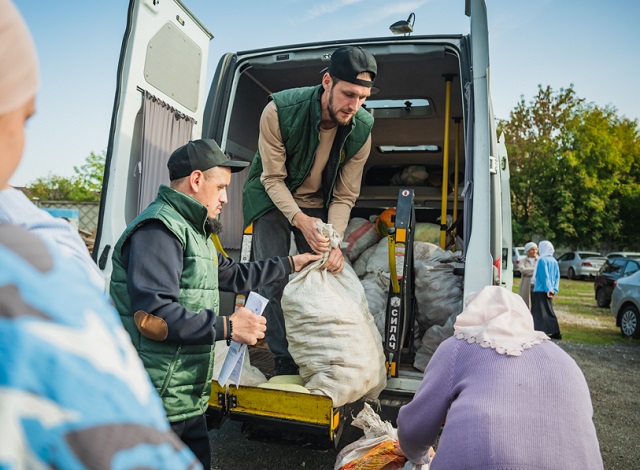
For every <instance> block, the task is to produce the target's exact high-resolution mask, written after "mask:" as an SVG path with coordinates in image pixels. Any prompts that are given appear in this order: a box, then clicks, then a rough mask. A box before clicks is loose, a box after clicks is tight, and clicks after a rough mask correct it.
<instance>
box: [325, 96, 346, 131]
mask: <svg viewBox="0 0 640 470" xmlns="http://www.w3.org/2000/svg"><path fill="white" fill-rule="evenodd" d="M327 108H329V117H330V118H331V122H333V123H334V124H338V125H340V126H346V125H348V124H349V123H350V122H351V118H349V119H347V120H346V121H345V120H338V116H337V113H336V112H335V111H334V110H333V87H331V90H329V97H328V98H327ZM338 111H339V110H338Z"/></svg>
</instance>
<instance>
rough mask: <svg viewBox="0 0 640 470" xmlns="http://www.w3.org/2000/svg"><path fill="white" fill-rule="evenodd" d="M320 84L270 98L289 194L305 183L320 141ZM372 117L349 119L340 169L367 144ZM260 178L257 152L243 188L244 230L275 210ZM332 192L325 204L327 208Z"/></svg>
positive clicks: (365, 114)
mask: <svg viewBox="0 0 640 470" xmlns="http://www.w3.org/2000/svg"><path fill="white" fill-rule="evenodd" d="M322 90H323V89H322V85H318V86H315V87H306V88H292V89H290V90H284V91H280V92H278V93H274V94H273V95H271V99H273V100H274V101H275V103H276V106H277V108H278V122H279V124H280V133H281V134H282V140H283V142H284V146H285V149H286V151H287V159H286V162H285V165H286V168H287V177H286V178H285V180H284V182H285V184H286V185H287V188H289V191H291V192H292V193H293V192H294V191H295V190H296V189H297V188H298V187H299V186H300V185H301V184H302V182H303V181H304V180H305V178H306V177H307V175H308V174H309V171H310V170H311V166H312V165H313V160H314V157H315V153H316V150H317V148H318V144H319V142H320V138H319V135H320V130H319V129H320V120H321V117H322V114H321V108H320V95H321V91H322ZM372 127H373V116H371V114H369V113H368V112H367V111H366V110H364V109H362V108H360V109H359V110H358V112H357V113H356V115H355V116H354V117H353V119H352V120H351V122H350V124H349V126H348V128H347V129H346V132H345V134H344V142H343V143H342V146H341V151H340V166H342V165H344V164H345V162H347V161H349V160H350V159H351V158H352V157H353V156H354V155H355V154H356V153H358V151H359V150H360V149H361V148H362V146H363V145H364V144H365V142H366V141H367V138H368V137H369V134H371V128H372ZM261 175H262V159H261V157H260V151H258V152H256V155H255V157H253V161H252V162H251V168H250V169H249V174H248V175H247V180H246V182H245V184H244V187H243V188H242V212H243V215H244V227H245V228H246V227H248V226H249V225H250V224H251V223H252V222H253V221H254V220H255V219H257V218H258V217H260V216H261V215H262V214H264V213H265V212H267V211H269V210H270V209H272V208H274V207H275V205H274V204H273V202H272V201H271V198H270V197H269V195H268V194H267V192H266V191H265V189H264V186H262V183H261V182H260V176H261ZM337 175H338V173H337V171H336V172H335V173H334V174H333V179H332V182H331V187H333V185H334V184H335V180H336V178H337ZM331 192H332V191H327V194H328V195H329V197H327V198H326V199H325V201H324V204H325V207H329V203H330V202H331V201H330V200H331V197H330V194H331Z"/></svg>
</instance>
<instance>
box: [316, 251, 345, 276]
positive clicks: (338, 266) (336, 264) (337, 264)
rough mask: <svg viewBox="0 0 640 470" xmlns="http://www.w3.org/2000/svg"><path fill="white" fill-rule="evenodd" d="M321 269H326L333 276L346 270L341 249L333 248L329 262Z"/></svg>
mask: <svg viewBox="0 0 640 470" xmlns="http://www.w3.org/2000/svg"><path fill="white" fill-rule="evenodd" d="M320 269H326V270H327V271H329V272H330V273H331V274H338V273H339V272H340V271H342V270H343V269H344V256H343V255H342V250H341V249H340V248H331V251H330V252H329V257H328V258H327V261H325V262H324V264H323V265H322V266H320Z"/></svg>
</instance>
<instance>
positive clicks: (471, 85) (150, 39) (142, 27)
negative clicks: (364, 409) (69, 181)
mask: <svg viewBox="0 0 640 470" xmlns="http://www.w3.org/2000/svg"><path fill="white" fill-rule="evenodd" d="M465 13H466V14H467V16H469V17H470V20H471V30H470V31H471V33H470V35H459V34H451V35H443V36H389V37H378V38H363V39H359V40H347V41H342V40H335V41H330V42H322V43H312V44H300V45H286V46H281V47H273V48H268V49H260V50H252V51H243V52H236V53H228V54H226V55H225V56H223V57H222V59H221V60H220V62H219V63H218V64H217V69H216V73H215V76H214V79H213V82H212V85H211V89H210V90H206V89H205V79H206V58H207V49H208V44H209V41H210V40H211V37H212V35H211V34H210V33H209V32H208V31H207V29H206V27H204V26H203V25H202V24H200V23H199V21H198V20H197V19H196V18H195V17H194V16H193V15H192V14H191V13H190V12H189V10H188V9H187V7H186V6H185V5H184V4H183V3H182V2H181V1H179V0H168V1H164V2H155V1H141V0H131V3H130V7H129V19H128V27H127V30H126V34H125V38H124V42H123V46H122V56H121V60H120V65H119V80H118V87H117V96H116V100H115V108H114V112H113V118H112V126H111V136H110V139H109V147H108V150H107V162H106V171H105V184H104V189H103V198H102V201H101V210H100V222H99V227H98V235H97V240H96V249H95V251H94V256H95V257H96V260H97V262H98V264H99V266H100V268H101V269H102V270H103V271H104V273H105V276H107V278H108V277H109V275H110V273H111V252H112V249H113V247H114V246H115V244H116V242H117V240H118V238H119V237H120V235H121V233H122V232H123V231H124V229H125V227H126V226H127V224H128V223H129V222H131V221H132V220H133V219H134V217H136V215H137V214H138V213H139V212H140V211H141V210H142V209H143V208H144V207H146V206H147V205H148V204H149V203H150V202H151V201H152V200H153V199H154V197H155V195H156V192H157V189H158V186H159V185H160V184H162V183H167V182H168V172H167V168H166V161H167V159H168V156H169V154H170V153H171V151H173V150H174V149H175V148H177V147H178V146H180V145H182V144H183V143H185V142H186V141H188V140H192V139H197V138H200V137H204V138H213V139H215V140H216V141H217V142H218V143H219V144H220V147H221V148H222V149H223V150H225V151H226V153H228V154H229V155H230V156H233V157H234V158H238V159H243V160H247V161H251V159H252V158H253V156H254V154H255V152H256V149H257V143H258V122H259V118H260V114H261V112H262V109H263V108H264V106H265V105H266V103H267V99H268V96H269V95H270V94H271V93H273V92H276V91H279V90H282V89H286V88H292V87H299V86H309V85H316V84H319V83H320V79H321V73H320V72H321V71H322V70H323V69H324V68H325V67H326V66H327V64H328V61H329V60H330V57H331V53H332V51H334V50H335V49H336V48H337V47H339V46H341V45H356V46H362V47H363V48H365V49H366V50H368V51H369V52H371V53H372V54H373V55H374V56H375V58H376V61H377V63H378V76H377V78H376V87H378V88H379V89H380V91H379V93H377V94H375V95H373V96H372V97H371V98H370V99H368V100H367V101H366V103H365V107H366V109H367V110H369V112H371V114H372V115H373V116H374V117H375V124H374V127H373V132H372V150H371V154H370V156H369V159H368V161H367V164H366V167H365V169H364V174H363V180H362V190H361V194H360V197H359V198H358V200H357V202H356V205H355V207H354V209H353V212H352V216H353V217H356V216H358V217H364V218H369V217H371V216H372V215H374V214H376V213H378V212H379V211H380V210H382V209H384V208H388V207H396V205H398V198H399V191H400V189H403V190H410V191H411V192H410V193H407V194H411V198H410V199H411V200H410V201H409V204H410V206H411V207H410V209H411V210H410V211H409V216H408V217H409V218H408V220H409V226H408V227H406V228H407V229H409V230H411V227H412V225H411V224H414V223H416V222H417V223H420V222H425V223H432V224H440V220H447V217H442V216H443V215H447V216H449V218H450V219H451V222H452V223H453V222H457V224H456V225H457V228H456V234H457V236H458V237H459V238H460V240H461V244H460V243H459V244H458V246H457V247H456V248H457V249H458V250H460V248H462V250H461V251H462V256H463V260H464V270H460V271H459V274H460V275H461V276H463V286H464V287H463V289H464V295H468V294H469V293H471V292H474V291H476V290H479V289H480V288H482V287H484V286H486V285H491V284H498V285H503V286H504V287H505V288H507V289H511V285H512V280H513V279H512V276H513V266H512V248H511V208H510V194H509V191H510V190H509V166H508V161H507V154H506V149H505V146H504V143H503V141H502V140H498V138H497V135H496V129H495V123H494V118H493V111H492V107H491V97H490V87H489V85H490V84H489V76H490V74H489V51H488V31H487V17H486V8H485V3H484V0H467V1H466V2H465ZM461 14H462V4H461ZM416 167H420V170H421V171H423V173H422V174H425V173H426V174H428V175H429V177H428V178H423V179H419V180H411V179H409V180H404V181H403V180H402V179H401V178H400V179H399V178H398V175H400V176H401V175H402V174H403V172H405V174H406V171H407V170H409V171H410V170H411V169H412V168H416ZM246 173H247V172H246V171H244V172H240V173H238V174H234V176H233V179H232V183H231V186H230V201H229V203H228V204H227V205H226V206H225V208H224V209H223V211H222V215H221V218H222V222H223V224H224V227H225V230H224V231H223V233H222V236H221V239H222V243H223V246H224V248H225V249H228V250H230V251H229V252H230V253H233V254H236V253H238V256H240V254H239V250H240V249H241V246H242V239H243V231H242V209H241V207H242V206H241V190H242V185H243V182H244V178H246ZM394 176H395V178H394ZM445 225H446V224H445ZM450 228H451V227H450V225H448V226H443V227H442V230H445V229H450ZM410 277H411V276H408V278H409V279H410ZM405 287H406V288H407V289H408V291H407V292H404V294H405V299H404V300H405V301H410V299H411V297H412V292H411V285H410V284H409V285H408V286H405ZM232 305H233V304H232V303H230V305H229V309H231V308H232ZM411 310H412V309H410V308H406V311H405V312H404V315H405V316H407V318H406V319H405V322H404V324H405V325H406V326H405V331H404V332H403V338H404V339H403V342H402V344H401V345H400V346H401V347H402V351H403V354H404V356H405V357H410V355H411V345H410V343H411V333H412V332H411V325H412V322H411V321H410V315H411V314H412V311H411ZM222 313H223V314H228V313H230V310H229V311H223V312H222ZM393 361H400V362H398V364H397V367H396V368H394V370H393V371H391V370H390V371H389V380H388V386H387V392H388V397H391V398H388V400H387V401H386V402H385V397H383V404H384V403H387V404H389V405H395V406H396V408H397V406H398V405H399V404H402V403H403V402H405V401H406V400H407V399H410V397H411V396H412V394H413V392H414V391H415V389H416V387H417V384H418V383H419V381H420V379H421V377H422V374H421V373H420V372H417V371H416V370H415V369H412V368H411V366H410V364H404V363H402V361H401V360H399V359H398V357H395V358H390V359H389V362H393ZM250 389H251V387H248V388H247V389H245V390H243V387H240V389H237V390H236V389H235V388H233V389H230V390H223V389H217V390H216V391H215V394H212V400H211V402H210V403H211V405H212V408H213V409H216V410H217V411H218V412H220V413H221V414H223V415H227V416H231V417H232V418H233V417H235V418H236V419H244V420H247V421H249V420H255V419H256V417H258V418H260V417H262V418H264V419H269V420H275V421H279V422H285V423H287V422H289V423H292V422H293V423H295V424H296V425H298V426H302V427H306V428H314V429H316V431H318V432H320V433H327V435H328V436H329V437H330V439H332V440H337V438H338V437H339V434H340V429H341V426H342V423H343V421H344V417H345V415H346V414H347V413H345V410H335V409H333V408H332V406H331V403H330V400H329V402H326V400H325V401H322V400H320V399H321V398H325V399H326V397H316V398H317V399H316V398H311V399H309V400H311V401H309V402H306V401H305V402H304V403H303V404H301V405H300V406H301V407H302V410H303V411H302V412H300V411H296V412H293V411H291V409H292V407H291V406H290V404H291V401H289V402H287V403H288V404H283V402H285V401H286V400H291V396H290V395H291V392H286V393H287V394H289V395H287V399H286V400H285V399H283V398H282V397H278V396H274V395H269V393H271V392H273V391H269V390H263V391H256V390H250ZM245 392H246V394H245V395H243V393H245ZM274 393H275V392H274ZM283 393H284V392H283ZM265 394H266V395H265ZM293 395H296V394H293ZM385 396H387V395H385ZM295 398H297V397H295ZM304 400H308V399H307V398H304ZM314 400H315V401H314ZM305 407H306V408H305ZM298 408H299V407H298ZM312 410H314V411H312Z"/></svg>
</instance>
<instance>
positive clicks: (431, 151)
mask: <svg viewBox="0 0 640 470" xmlns="http://www.w3.org/2000/svg"><path fill="white" fill-rule="evenodd" d="M412 39H413V38H404V40H398V43H394V44H389V42H388V38H385V42H384V43H383V42H380V43H379V44H378V43H376V41H375V40H369V42H367V43H363V44H361V45H362V47H364V48H365V49H367V50H368V51H369V52H371V53H372V54H374V56H375V58H376V61H377V63H378V75H377V77H376V81H375V86H376V88H377V89H378V91H377V93H376V92H375V91H376V90H374V94H372V95H371V97H370V98H369V99H367V101H366V102H365V104H364V107H365V108H366V109H367V110H368V111H369V112H370V113H371V114H372V115H373V116H374V117H375V124H374V127H373V131H372V149H371V154H370V156H369V159H368V161H367V164H366V166H365V169H364V174H363V179H362V187H361V194H360V197H359V198H358V201H357V203H356V205H355V207H354V209H353V211H352V217H363V218H370V217H371V216H372V215H375V214H379V213H380V212H381V210H383V209H385V208H387V207H395V205H396V201H397V198H398V190H399V188H400V187H403V188H407V187H409V188H413V189H414V193H415V196H414V204H415V211H416V221H417V222H430V223H433V224H440V222H439V218H440V216H441V214H442V210H443V203H442V201H443V190H444V193H445V194H446V198H445V199H446V213H447V214H448V215H449V216H450V219H449V225H451V223H452V222H455V221H458V222H459V221H460V220H461V219H462V217H463V204H462V201H463V197H462V196H461V194H462V192H463V188H464V181H465V168H466V167H467V166H468V165H465V156H466V153H467V152H465V145H464V135H465V126H464V122H465V120H464V116H465V104H464V100H463V96H464V84H465V83H466V82H467V81H468V80H469V77H467V76H462V77H461V71H465V70H468V67H465V66H464V65H465V63H466V60H467V59H466V57H465V55H464V53H463V52H462V51H463V50H464V46H465V44H466V43H465V41H466V38H464V37H462V36H451V37H447V38H445V40H443V38H442V37H439V38H437V39H436V38H433V39H432V40H430V39H429V38H428V37H427V38H425V37H418V40H415V39H413V40H412ZM339 45H340V44H336V45H332V47H330V46H327V44H323V45H322V46H316V47H310V46H309V45H307V46H304V45H302V46H293V47H291V48H290V49H287V50H286V51H285V50H263V51H251V52H250V53H243V52H239V53H238V54H237V56H236V57H237V58H238V59H237V60H238V62H237V67H236V73H235V77H234V80H235V87H236V89H235V91H234V92H233V93H232V96H233V97H234V98H233V102H232V103H231V105H230V106H231V107H230V109H231V114H230V115H228V116H227V119H226V122H227V124H226V125H227V128H226V133H225V134H224V135H225V136H226V138H222V139H220V140H221V145H222V147H223V148H224V150H225V151H226V152H227V153H228V154H229V155H231V156H232V157H234V158H238V159H243V160H247V161H251V159H252V158H253V156H254V154H255V152H256V149H257V145H258V132H259V129H258V127H259V119H260V115H261V112H262V110H263V108H264V106H265V105H266V104H267V102H268V96H269V95H270V94H271V93H274V92H277V91H280V90H283V89H287V88H292V87H301V86H313V85H317V84H319V83H320V81H321V77H322V71H323V69H325V67H326V66H327V65H328V61H329V59H330V55H331V52H332V51H333V49H335V48H336V47H338V46H339ZM215 82H216V80H215V79H214V84H213V85H212V86H213V87H215V86H216V85H215ZM212 94H213V93H212ZM207 106H208V107H210V106H211V103H208V104H207ZM208 114H210V113H209V112H208V111H207V109H205V122H204V129H205V131H204V132H205V134H206V133H207V131H208V130H209V133H210V134H213V135H209V136H207V137H213V138H216V137H217V136H216V135H215V132H214V131H213V130H212V129H214V128H215V126H220V123H213V122H207V116H208ZM445 154H446V155H447V156H446V160H445ZM445 162H446V164H445ZM456 169H457V172H456ZM242 173H246V172H242ZM445 173H446V174H445ZM456 175H457V177H456ZM244 177H246V175H244ZM237 183H240V182H237ZM237 183H232V184H234V185H237V186H238V184H237ZM443 186H444V188H443ZM456 199H457V202H456V204H455V206H456V207H455V208H454V200H456ZM235 204H236V203H232V204H230V206H233V205H235ZM237 204H239V202H237ZM229 209H231V210H227V209H226V208H225V211H226V212H227V214H231V213H235V214H239V213H241V207H240V206H239V205H238V206H236V207H235V208H233V207H229ZM454 209H455V212H456V213H455V214H454V213H453V212H454ZM225 211H223V216H224V212H225ZM235 218H236V219H237V216H236V217H235ZM229 222H231V220H227V221H225V220H223V223H224V224H225V227H228V225H229ZM236 223H237V222H236ZM240 230H241V229H240ZM237 231H238V229H236V233H237ZM458 234H459V235H461V234H462V229H461V228H460V230H458ZM234 238H235V240H230V239H228V238H227V239H226V240H223V243H224V244H225V245H226V246H229V248H238V247H239V244H240V240H239V237H238V235H236V236H235V237H234Z"/></svg>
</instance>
